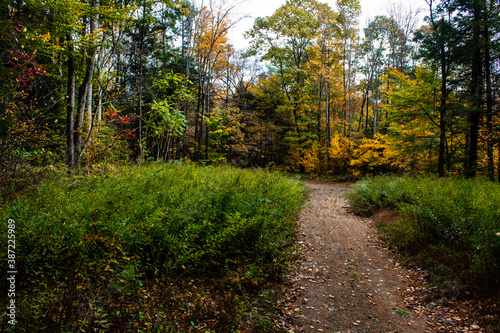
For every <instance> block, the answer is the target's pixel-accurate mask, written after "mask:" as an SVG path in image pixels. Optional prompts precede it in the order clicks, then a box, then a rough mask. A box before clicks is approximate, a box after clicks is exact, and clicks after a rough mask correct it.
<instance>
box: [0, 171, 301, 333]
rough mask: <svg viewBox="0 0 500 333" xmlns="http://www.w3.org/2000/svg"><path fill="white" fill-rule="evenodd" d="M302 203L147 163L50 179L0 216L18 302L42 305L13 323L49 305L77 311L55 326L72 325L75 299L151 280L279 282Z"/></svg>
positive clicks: (273, 180)
mask: <svg viewBox="0 0 500 333" xmlns="http://www.w3.org/2000/svg"><path fill="white" fill-rule="evenodd" d="M303 201H304V188H303V186H302V185H301V184H300V183H299V182H298V181H295V180H291V179H289V178H286V177H284V176H281V175H280V174H277V173H271V172H267V171H252V170H236V169H232V168H230V167H196V166H195V165H193V164H188V165H173V164H151V165H148V166H133V167H122V168H118V169H116V170H114V171H113V172H108V173H103V174H100V175H90V176H73V177H64V176H63V177H61V176H60V175H59V177H54V178H53V179H52V180H49V181H46V182H45V183H44V184H43V185H42V186H40V187H39V188H38V190H37V191H36V193H35V194H34V195H32V196H29V197H26V198H24V199H23V200H19V201H17V202H15V203H13V204H12V205H11V207H9V208H8V209H6V210H5V211H3V212H2V213H1V218H2V221H4V223H2V224H1V227H0V240H1V242H2V244H7V238H6V235H7V223H6V222H7V220H8V219H13V220H15V221H16V252H17V253H18V256H17V270H18V278H19V279H21V280H20V281H19V283H21V284H22V285H23V288H21V289H23V290H24V291H25V292H26V293H27V294H26V295H24V296H23V302H28V303H29V302H32V303H39V304H40V307H39V310H37V311H39V312H35V311H31V310H29V311H28V310H26V312H24V311H21V313H20V314H19V318H24V319H26V320H25V322H32V323H36V321H39V320H42V319H41V317H39V316H42V313H43V311H48V309H49V308H50V309H52V311H55V312H57V311H56V310H54V309H55V308H57V306H55V308H54V306H51V305H50V304H57V305H58V306H60V307H64V306H66V307H69V308H71V307H75V309H73V310H74V311H70V309H64V311H62V310H61V312H60V313H59V312H58V313H59V315H60V316H62V315H63V314H64V313H68V316H69V313H71V315H72V316H74V317H71V316H70V317H68V318H59V319H60V321H61V322H66V323H67V322H72V321H74V322H76V321H77V319H78V318H79V316H80V315H81V314H79V313H78V310H77V309H76V308H77V307H78V306H80V307H81V306H82V304H83V303H84V302H83V299H85V298H86V299H92V298H99V297H100V298H101V300H100V301H97V300H96V301H95V302H97V303H99V304H101V305H103V304H105V302H106V298H107V297H111V296H110V294H109V293H112V294H113V293H114V294H116V293H118V294H119V295H120V297H122V299H123V298H127V297H129V298H133V297H134V295H135V294H136V293H137V290H139V289H140V288H141V286H142V285H143V284H144V283H146V281H148V280H151V279H162V278H170V277H174V278H175V277H176V276H191V277H200V276H203V277H213V278H222V277H223V276H225V275H227V274H229V273H231V274H232V272H233V271H237V272H242V273H241V279H243V280H244V279H245V277H246V278H247V279H248V280H252V279H257V278H260V277H262V276H264V278H265V279H267V280H269V279H275V278H278V277H279V276H280V275H281V274H282V273H283V272H284V269H285V268H286V260H287V255H286V252H287V251H286V250H287V248H289V247H290V245H291V244H293V240H294V237H295V234H296V228H297V224H296V215H297V213H298V211H299V209H300V206H301V204H302V203H303ZM4 251H5V247H4V249H2V250H0V260H2V261H3V262H6V253H5V252H4ZM75 267H76V268H77V269H75ZM252 267H257V269H256V270H254V269H253V268H252ZM247 271H249V272H252V271H255V272H256V273H255V274H245V272H247ZM3 274H4V275H3V276H2V280H3V281H5V274H6V273H5V271H4V273H3ZM257 275H258V276H257ZM241 279H240V280H241ZM243 282H244V281H242V283H243ZM138 288H139V289H138ZM50 293H51V294H52V295H53V296H48V295H49V294H50ZM72 293H73V294H72ZM55 295H57V296H55ZM71 295H72V296H71ZM70 296H71V297H70ZM70 301H71V302H70ZM78 302H83V303H78ZM103 306H104V305H103ZM61 327H62V326H61Z"/></svg>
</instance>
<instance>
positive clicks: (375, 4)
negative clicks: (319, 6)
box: [229, 0, 428, 49]
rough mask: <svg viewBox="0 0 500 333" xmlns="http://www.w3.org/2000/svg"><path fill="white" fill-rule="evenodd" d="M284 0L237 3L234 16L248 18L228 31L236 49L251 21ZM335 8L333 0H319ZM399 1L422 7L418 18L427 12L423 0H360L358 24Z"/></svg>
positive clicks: (245, 43) (241, 44) (243, 43)
mask: <svg viewBox="0 0 500 333" xmlns="http://www.w3.org/2000/svg"><path fill="white" fill-rule="evenodd" d="M285 2H286V0H243V1H241V2H240V3H238V4H237V5H236V7H235V9H234V12H233V13H234V16H235V17H243V16H245V15H248V16H249V17H248V18H244V19H242V20H241V21H240V22H238V23H237V24H236V26H235V27H234V28H233V29H232V31H231V32H230V33H229V39H230V40H231V42H232V44H233V45H234V46H235V48H236V49H244V48H246V47H248V45H249V42H248V41H247V40H245V39H244V38H243V36H242V35H243V33H244V32H245V31H248V30H250V29H251V28H252V26H253V22H254V21H255V19H256V18H257V17H263V16H270V15H272V14H273V13H274V11H275V10H276V9H278V8H279V7H280V6H282V5H283V4H285ZM320 2H325V3H328V4H329V5H330V7H332V8H335V2H336V1H335V0H320ZM391 2H392V3H394V2H396V3H399V2H401V4H402V6H403V7H409V6H410V4H411V7H412V9H415V10H416V9H418V8H421V9H422V13H421V14H420V15H419V18H420V19H421V20H422V23H423V18H424V17H425V15H426V13H427V12H428V5H427V4H426V2H425V0H360V3H361V17H360V20H359V23H360V26H361V27H365V26H366V25H367V24H366V23H367V22H368V21H369V20H370V19H373V18H374V17H375V16H377V15H387V10H388V9H389V7H390V4H391Z"/></svg>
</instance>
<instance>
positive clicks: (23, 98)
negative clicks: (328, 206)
mask: <svg viewBox="0 0 500 333" xmlns="http://www.w3.org/2000/svg"><path fill="white" fill-rule="evenodd" d="M427 5H428V6H427V7H426V8H423V9H422V10H423V11H424V13H425V16H426V19H425V22H420V21H419V20H418V15H417V14H418V13H419V9H416V8H407V7H404V6H403V5H399V4H393V5H392V6H391V7H390V9H389V10H388V11H387V13H386V15H382V16H376V17H374V18H372V19H371V20H370V21H369V22H368V23H367V24H366V26H364V27H363V28H362V29H360V22H359V21H360V15H361V11H362V8H361V7H360V2H359V0H337V1H336V3H335V5H334V6H333V5H329V4H327V3H323V2H320V1H316V0H300V1H292V0H287V1H286V2H285V3H284V4H283V5H282V6H281V7H279V8H278V9H277V10H276V11H275V12H274V13H273V14H272V15H270V16H263V17H259V18H257V19H256V20H255V22H254V23H253V26H252V27H251V28H250V29H249V30H248V31H246V32H245V35H244V38H246V39H247V40H248V41H249V43H250V46H249V47H248V48H247V49H244V50H238V49H237V48H236V47H235V46H233V45H232V44H231V41H230V39H229V37H228V36H229V33H230V32H231V31H232V29H234V28H235V27H236V26H237V24H238V23H239V22H240V20H241V19H242V17H241V16H238V15H237V14H236V13H237V12H238V4H235V3H231V2H230V1H227V2H225V1H223V0H220V1H219V0H205V1H195V0H0V59H1V62H0V82H1V85H0V192H1V194H2V204H1V206H2V208H3V209H2V211H1V214H0V215H1V219H2V221H4V222H5V221H9V222H8V224H6V223H4V222H2V224H0V239H1V240H2V244H7V241H8V240H10V238H11V236H12V235H14V236H16V237H17V238H16V240H17V243H15V244H16V246H17V251H18V252H19V253H20V255H19V259H16V260H18V261H17V263H18V266H16V267H17V268H16V269H18V270H19V275H18V277H19V279H18V284H17V286H18V294H19V295H18V298H17V300H16V301H17V303H16V305H17V310H18V313H17V316H18V317H17V318H18V319H17V320H19V322H20V323H22V325H24V326H18V327H21V328H19V329H20V330H21V331H27V332H28V331H29V332H37V331H39V332H47V331H63V330H64V331H75V332H79V331H83V330H86V331H92V330H93V331H113V332H115V331H116V332H118V331H137V332H142V331H151V332H155V331H158V332H177V331H186V332H188V331H202V330H205V331H207V332H209V331H212V332H213V331H221V332H224V331H239V330H242V331H245V330H246V331H255V332H273V331H281V328H280V327H278V326H279V324H277V320H276V312H275V310H276V309H274V308H273V305H272V304H273V303H272V302H274V301H275V300H276V297H275V295H274V290H275V289H276V290H277V289H280V288H281V286H280V285H279V284H280V283H281V282H283V281H282V280H281V279H282V278H283V276H284V274H286V272H287V270H288V269H289V268H290V262H292V261H293V260H294V259H296V255H297V252H296V249H295V248H294V247H293V246H294V244H295V241H296V240H297V239H296V237H297V230H298V224H297V223H296V218H297V214H298V212H299V210H300V207H301V206H302V204H303V203H304V201H305V198H306V196H305V189H304V186H303V184H302V183H300V182H299V181H298V180H296V179H291V178H290V177H287V176H284V175H282V174H281V173H280V171H286V172H289V173H291V174H299V173H300V174H306V175H307V176H311V177H312V176H316V175H320V176H327V177H328V179H334V180H357V179H361V178H364V177H366V176H372V175H380V176H379V177H375V178H368V179H367V180H363V181H361V182H359V183H358V184H357V185H356V186H354V187H353V188H354V191H353V193H352V194H351V203H352V206H351V210H352V211H353V212H356V213H359V214H363V215H370V214H372V213H374V212H375V211H377V210H379V211H380V210H381V211H384V210H386V209H388V210H391V214H393V213H394V214H396V215H397V217H396V218H395V220H397V221H396V222H394V223H392V224H391V223H389V222H390V221H382V222H381V224H380V225H381V228H380V230H381V231H383V232H385V236H384V237H387V238H391V237H392V239H390V242H389V243H390V244H391V246H394V247H395V248H398V251H401V253H405V254H407V255H410V256H411V255H415V256H416V258H417V259H418V260H420V262H419V264H422V265H427V267H428V268H429V269H430V272H431V274H436V275H439V274H440V273H439V270H441V271H445V273H446V274H441V276H444V279H446V281H445V282H450V281H452V282H453V283H455V282H456V281H462V282H463V281H465V283H467V284H469V283H470V284H471V285H474V284H475V286H476V287H477V286H478V285H479V284H480V283H482V282H484V281H487V282H488V283H487V284H488V286H489V287H490V289H491V290H498V288H496V287H497V286H498V283H499V280H500V266H499V260H498V258H499V253H500V237H499V236H500V229H499V228H500V224H499V221H500V220H499V214H500V211H499V205H498V193H499V192H498V186H499V185H498V184H495V183H493V182H497V181H500V113H499V111H500V94H499V92H500V3H499V1H498V0H440V1H434V0H427ZM226 164H227V165H230V166H231V167H228V166H226ZM232 166H234V167H235V168H233V167H232ZM242 168H248V169H250V168H251V169H252V170H241V169H242ZM388 174H390V175H388ZM408 174H410V175H412V176H414V175H420V174H425V176H422V177H419V176H417V177H406V175H408ZM402 175H404V177H400V176H402ZM451 176H458V177H451ZM456 178H459V179H456ZM462 178H463V179H462ZM473 178H475V179H473ZM40 180H43V182H41V181H40ZM488 180H489V181H488ZM26 189H36V191H28V193H26V191H24V190H26ZM346 208H347V206H346ZM391 216H392V215H391ZM16 221H18V222H17V224H16ZM9 244H10V243H9ZM6 250H7V247H6V246H5V247H4V250H2V251H0V259H1V260H2V261H3V262H7V259H10V260H9V261H11V260H13V259H11V256H14V257H15V255H14V254H11V252H8V254H7V252H6ZM9 251H11V250H10V249H9ZM436 258H437V259H436ZM443 258H444V259H443ZM441 259H443V260H441ZM75 265H77V266H78V270H77V271H75V270H74V267H75ZM48 272H49V273H48ZM441 273H442V272H441ZM6 274H7V273H6V271H5V270H4V272H3V273H2V277H3V279H2V281H4V282H3V283H2V286H3V287H5V288H4V290H5V289H7V288H6V285H7V279H6ZM16 274H17V273H16ZM276 286H278V287H276ZM9 297H10V296H9ZM4 298H5V297H4ZM4 298H2V302H3V301H4ZM5 299H6V298H5ZM2 304H4V303H2ZM495 306H496V304H495ZM497 319H498V317H496V319H495V320H497ZM7 320H8V319H7V317H6V316H5V315H4V314H1V315H0V327H1V328H2V329H6V327H7ZM2 329H0V330H2ZM9 329H14V328H13V327H10V328H9ZM16 329H18V328H17V327H16Z"/></svg>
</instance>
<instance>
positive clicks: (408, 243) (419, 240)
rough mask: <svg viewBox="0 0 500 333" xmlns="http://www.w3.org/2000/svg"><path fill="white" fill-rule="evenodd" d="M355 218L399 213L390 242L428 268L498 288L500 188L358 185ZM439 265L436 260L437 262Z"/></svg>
mask: <svg viewBox="0 0 500 333" xmlns="http://www.w3.org/2000/svg"><path fill="white" fill-rule="evenodd" d="M350 199H351V201H352V209H353V211H354V212H355V213H358V214H364V215H370V214H372V213H373V212H375V211H376V210H378V209H380V208H391V209H395V210H396V211H397V212H398V213H399V216H400V218H399V220H398V222H396V223H394V224H393V225H391V226H385V228H386V229H388V230H389V233H391V234H392V237H391V236H389V237H391V242H392V243H393V244H394V245H395V246H397V247H399V248H400V249H402V250H404V251H406V252H407V253H410V254H413V255H418V256H420V257H421V258H425V257H426V254H431V253H432V254H433V255H442V254H445V257H444V258H434V259H432V258H426V261H427V262H441V264H443V263H445V264H446V263H448V265H450V266H452V268H453V269H452V271H453V274H455V275H457V276H458V277H459V278H461V279H464V280H467V281H469V282H470V280H471V279H473V280H475V281H476V282H478V283H479V282H480V281H481V284H484V282H485V280H487V281H489V282H490V286H498V283H499V282H500V185H499V184H495V183H492V182H489V181H485V180H481V179H474V180H464V179H450V178H436V177H432V176H429V177H394V176H381V177H375V178H370V179H366V180H363V181H360V182H358V183H357V184H355V186H354V190H353V192H352V193H351V194H350ZM435 259H438V260H435Z"/></svg>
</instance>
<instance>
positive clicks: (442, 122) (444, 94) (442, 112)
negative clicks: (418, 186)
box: [438, 40, 448, 177]
mask: <svg viewBox="0 0 500 333" xmlns="http://www.w3.org/2000/svg"><path fill="white" fill-rule="evenodd" d="M444 43H445V42H444V41H443V40H441V103H440V106H439V131H440V135H439V159H438V174H439V177H443V176H444V162H445V145H446V108H447V106H446V100H447V98H448V91H447V88H446V83H447V79H448V78H447V76H448V75H447V74H448V73H447V68H448V67H447V64H446V63H447V61H446V53H445V51H446V50H445V45H444Z"/></svg>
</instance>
